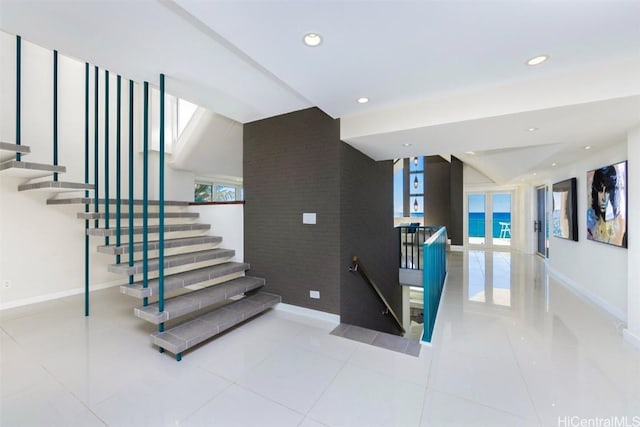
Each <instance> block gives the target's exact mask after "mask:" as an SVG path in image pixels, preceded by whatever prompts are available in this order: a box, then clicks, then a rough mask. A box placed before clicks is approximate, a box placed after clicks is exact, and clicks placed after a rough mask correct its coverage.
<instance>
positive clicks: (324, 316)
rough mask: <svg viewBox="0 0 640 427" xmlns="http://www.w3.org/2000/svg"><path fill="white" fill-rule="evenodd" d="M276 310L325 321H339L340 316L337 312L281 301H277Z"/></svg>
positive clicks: (337, 322)
mask: <svg viewBox="0 0 640 427" xmlns="http://www.w3.org/2000/svg"><path fill="white" fill-rule="evenodd" d="M275 309H276V310H281V311H284V312H287V313H292V314H298V315H300V316H306V317H311V318H313V319H318V320H323V321H325V322H330V323H335V324H339V323H340V316H339V315H337V314H332V313H326V312H324V311H320V310H314V309H311V308H305V307H300V306H297V305H291V304H285V303H283V302H281V303H279V304H278V305H276V307H275Z"/></svg>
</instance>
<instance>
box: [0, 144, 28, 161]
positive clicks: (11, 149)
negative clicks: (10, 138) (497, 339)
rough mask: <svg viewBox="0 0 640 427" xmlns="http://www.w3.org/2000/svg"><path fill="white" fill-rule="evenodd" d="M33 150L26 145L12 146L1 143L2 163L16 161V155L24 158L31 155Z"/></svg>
mask: <svg viewBox="0 0 640 427" xmlns="http://www.w3.org/2000/svg"><path fill="white" fill-rule="evenodd" d="M30 152H31V149H30V148H29V147H27V146H26V145H18V144H12V143H10V142H2V141H0V163H2V162H6V161H7V160H15V158H16V154H17V153H20V154H22V155H23V156H24V155H25V154H29V153H30Z"/></svg>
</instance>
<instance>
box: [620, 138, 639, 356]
mask: <svg viewBox="0 0 640 427" xmlns="http://www.w3.org/2000/svg"><path fill="white" fill-rule="evenodd" d="M627 154H628V161H629V163H628V168H629V170H630V171H631V172H630V173H629V177H628V192H629V200H628V204H627V206H628V209H629V212H631V213H632V214H631V215H630V216H629V218H628V220H627V226H628V231H629V235H630V236H631V237H630V238H629V239H628V240H629V242H628V245H629V249H628V260H629V264H628V275H629V277H628V287H627V298H628V301H627V307H628V318H627V329H626V330H625V331H624V333H625V337H626V338H627V339H628V340H629V341H631V342H632V343H634V344H635V345H636V346H637V347H640V173H639V172H638V171H640V127H638V128H636V129H634V130H633V131H632V132H630V133H629V135H628V138H627Z"/></svg>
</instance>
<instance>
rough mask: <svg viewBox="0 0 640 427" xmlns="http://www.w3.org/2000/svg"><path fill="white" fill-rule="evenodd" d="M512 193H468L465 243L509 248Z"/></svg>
mask: <svg viewBox="0 0 640 427" xmlns="http://www.w3.org/2000/svg"><path fill="white" fill-rule="evenodd" d="M512 196H513V194H512V192H498V191H495V192H485V193H469V194H468V196H467V212H468V217H467V220H468V221H467V223H468V228H467V241H468V243H469V245H482V246H489V247H494V246H495V247H508V246H511V233H512V222H513V221H512V211H511V201H512V198H513V197H512Z"/></svg>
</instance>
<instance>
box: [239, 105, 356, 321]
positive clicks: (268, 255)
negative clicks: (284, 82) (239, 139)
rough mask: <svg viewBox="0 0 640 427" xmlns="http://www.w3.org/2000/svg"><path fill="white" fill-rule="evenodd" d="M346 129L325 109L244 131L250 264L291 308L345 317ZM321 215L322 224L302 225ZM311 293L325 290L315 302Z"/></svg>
mask: <svg viewBox="0 0 640 427" xmlns="http://www.w3.org/2000/svg"><path fill="white" fill-rule="evenodd" d="M341 144H342V143H341V142H340V123H339V121H338V120H334V119H332V118H331V117H329V116H327V115H326V114H324V113H323V112H322V111H321V110H319V109H317V108H311V109H307V110H302V111H297V112H294V113H290V114H285V115H282V116H277V117H273V118H269V119H264V120H260V121H256V122H252V123H248V124H245V125H244V148H243V155H244V160H243V162H244V164H243V167H244V192H245V200H246V202H245V207H244V257H245V261H246V262H248V263H250V264H251V271H249V272H248V274H250V275H254V276H258V277H264V278H265V279H266V281H267V285H266V291H269V292H273V293H275V294H278V295H280V296H282V300H283V302H285V303H287V304H293V305H298V306H301V307H307V308H312V309H316V310H321V311H325V312H329V313H335V314H339V310H340V277H341V271H342V269H343V268H346V267H347V266H346V265H344V264H343V263H342V262H341V259H340V150H341ZM305 212H307V213H316V218H317V224H315V225H308V224H303V223H302V214H303V213H305ZM310 290H317V291H320V299H311V298H310V297H309V291H310Z"/></svg>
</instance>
